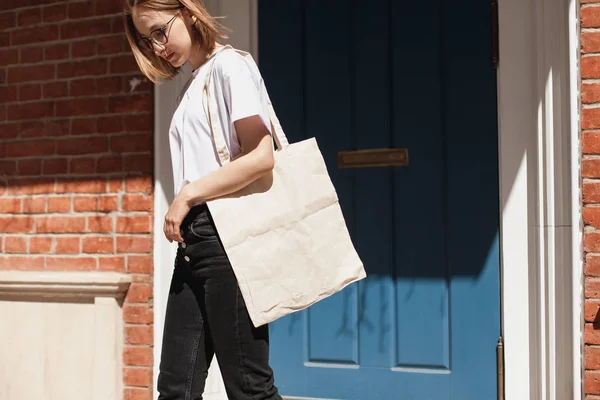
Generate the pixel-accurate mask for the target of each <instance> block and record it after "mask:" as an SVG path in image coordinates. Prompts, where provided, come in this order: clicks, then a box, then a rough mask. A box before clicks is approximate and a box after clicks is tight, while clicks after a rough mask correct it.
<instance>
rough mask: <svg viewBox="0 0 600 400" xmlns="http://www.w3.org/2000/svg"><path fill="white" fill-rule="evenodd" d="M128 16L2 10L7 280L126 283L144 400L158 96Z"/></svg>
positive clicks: (130, 343)
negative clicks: (27, 273) (78, 276)
mask: <svg viewBox="0 0 600 400" xmlns="http://www.w3.org/2000/svg"><path fill="white" fill-rule="evenodd" d="M15 7H16V8H15ZM19 7H22V8H19ZM120 12H121V1H119V0H94V1H57V0H21V1H10V0H3V1H0V245H1V246H2V250H3V254H2V255H0V269H4V270H6V269H9V270H46V271H53V270H78V271H80V270H81V271H94V270H99V271H120V272H127V273H130V274H131V275H132V276H133V282H134V283H133V285H132V286H131V288H130V290H129V292H128V294H127V298H126V301H125V304H124V307H123V311H124V319H125V327H126V328H125V330H126V332H125V335H126V346H125V352H124V355H123V358H124V362H125V365H126V366H125V370H124V380H125V382H124V384H125V399H128V400H142V399H143V400H146V399H150V398H151V380H152V379H151V377H152V344H153V338H152V322H153V314H152V235H151V226H152V204H153V197H152V192H153V184H152V182H153V180H152V169H153V161H152V160H153V154H152V142H153V140H152V129H153V126H152V125H153V90H152V86H151V85H150V84H148V82H145V81H144V79H143V77H142V76H141V74H140V73H139V71H138V69H137V66H136V65H135V62H134V61H133V57H132V56H131V54H130V50H129V48H128V46H127V43H126V40H125V36H124V34H123V27H122V23H121V16H120Z"/></svg>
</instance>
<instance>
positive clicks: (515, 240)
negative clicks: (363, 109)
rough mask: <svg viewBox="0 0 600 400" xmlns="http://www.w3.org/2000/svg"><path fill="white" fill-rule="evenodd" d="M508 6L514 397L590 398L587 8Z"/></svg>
mask: <svg viewBox="0 0 600 400" xmlns="http://www.w3.org/2000/svg"><path fill="white" fill-rule="evenodd" d="M499 6H500V68H499V71H498V88H499V89H498V92H499V94H498V102H499V104H498V106H499V121H500V122H499V129H500V135H499V136H500V178H501V200H502V201H501V206H502V227H501V248H502V274H503V278H502V280H503V285H502V304H503V313H502V316H503V336H504V340H505V346H504V348H505V366H506V371H505V389H506V399H531V400H538V399H539V400H562V399H572V400H580V399H581V397H582V394H581V393H582V392H581V365H582V364H581V363H582V361H581V342H580V341H581V332H582V331H581V324H582V323H581V307H582V304H581V293H582V278H581V274H582V272H581V250H580V249H581V231H580V230H581V224H580V219H581V214H580V206H579V202H580V187H579V161H578V160H579V156H578V152H579V149H580V147H579V146H580V143H579V126H578V120H579V119H578V106H577V103H578V102H577V86H578V78H577V76H578V69H577V57H578V56H577V51H578V38H577V35H578V30H577V22H576V21H575V20H576V14H577V12H576V9H577V2H576V1H574V0H557V1H553V2H547V1H543V0H528V1H525V2H523V1H522V0H505V1H502V2H499ZM515 166H516V167H515ZM573 249H574V250H573ZM524 304H528V305H529V307H523V305H524ZM524 339H525V340H524Z"/></svg>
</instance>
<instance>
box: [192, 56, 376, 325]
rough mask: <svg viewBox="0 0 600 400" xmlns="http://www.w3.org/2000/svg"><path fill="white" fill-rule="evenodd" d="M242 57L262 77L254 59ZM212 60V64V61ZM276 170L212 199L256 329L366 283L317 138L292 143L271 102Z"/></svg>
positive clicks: (213, 118) (221, 143) (216, 126)
mask: <svg viewBox="0 0 600 400" xmlns="http://www.w3.org/2000/svg"><path fill="white" fill-rule="evenodd" d="M221 51H237V52H238V53H240V54H241V55H243V56H244V60H245V61H246V63H247V65H248V68H252V69H254V70H255V71H257V72H258V66H257V65H256V63H255V62H254V60H253V58H252V56H251V55H250V54H248V53H246V52H243V51H240V50H237V49H233V48H231V47H230V46H227V47H226V48H224V49H220V52H221ZM216 57H218V56H217V55H215V56H214V57H213V59H212V60H211V61H210V62H213V63H214V59H216ZM211 72H212V65H211V66H210V67H209V71H208V75H207V79H206V81H205V86H204V108H205V111H206V112H207V115H208V118H209V121H210V124H211V129H212V134H213V137H214V142H215V150H216V152H217V154H218V157H219V161H220V164H221V166H223V165H225V164H226V163H228V162H230V161H231V158H230V154H229V151H228V149H227V146H226V145H225V138H224V136H223V129H222V127H221V126H220V119H219V117H218V115H217V114H216V110H217V107H216V102H215V98H214V94H213V93H211V92H212V91H211V90H210V77H211ZM269 113H270V119H271V130H272V132H273V135H274V139H275V144H276V145H277V151H275V155H274V156H275V168H274V170H273V173H272V175H271V174H269V175H267V176H264V177H263V178H261V179H259V180H257V181H255V182H254V183H252V184H250V185H249V186H247V187H246V188H244V189H242V190H240V191H239V192H236V193H234V194H232V195H229V196H226V197H224V198H219V199H216V200H211V201H208V202H207V203H208V207H209V209H210V212H211V214H212V216H213V220H214V222H215V226H216V228H217V231H218V232H219V236H220V237H221V241H222V243H223V246H224V248H225V251H226V253H227V256H228V257H229V261H230V262H231V265H232V267H233V271H234V273H235V275H236V278H237V280H238V283H239V287H240V290H241V293H242V296H243V298H244V301H245V303H246V306H247V308H248V312H249V314H250V318H251V319H252V322H253V324H254V325H255V326H260V325H263V324H266V323H269V322H271V321H274V320H276V319H277V318H280V317H282V316H284V315H287V314H290V313H292V312H295V311H299V310H303V309H305V308H307V307H309V306H310V305H312V304H315V303H316V302H318V301H319V300H322V299H324V298H326V297H328V296H331V295H332V294H334V293H336V292H338V291H340V290H342V289H343V288H344V287H346V286H347V285H349V284H351V283H353V282H356V281H358V280H361V279H363V278H365V277H366V273H365V270H364V267H363V263H362V262H361V260H360V258H359V256H358V254H357V252H356V250H355V248H354V246H353V243H352V241H351V239H350V235H349V233H348V229H347V227H346V222H345V220H344V217H343V215H342V210H341V208H340V204H339V202H338V196H337V193H336V191H335V188H334V186H333V184H332V182H331V179H330V177H329V174H328V173H327V168H326V166H325V162H324V160H323V156H322V155H321V152H320V150H319V148H318V146H317V141H316V140H315V138H311V139H307V140H304V141H301V142H298V143H293V144H289V143H288V140H287V138H286V136H285V134H284V132H283V129H282V128H281V125H280V123H279V121H278V119H277V116H276V115H275V111H274V109H273V107H272V105H271V103H270V101H269Z"/></svg>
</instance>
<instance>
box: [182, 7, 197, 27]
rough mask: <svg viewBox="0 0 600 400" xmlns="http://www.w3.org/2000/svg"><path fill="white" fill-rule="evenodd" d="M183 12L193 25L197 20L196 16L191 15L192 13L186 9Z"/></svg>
mask: <svg viewBox="0 0 600 400" xmlns="http://www.w3.org/2000/svg"><path fill="white" fill-rule="evenodd" d="M185 12H186V14H187V17H188V19H189V20H190V22H191V23H192V25H195V24H196V21H197V20H198V18H196V16H195V15H194V14H192V12H191V11H190V10H188V9H186V10H185Z"/></svg>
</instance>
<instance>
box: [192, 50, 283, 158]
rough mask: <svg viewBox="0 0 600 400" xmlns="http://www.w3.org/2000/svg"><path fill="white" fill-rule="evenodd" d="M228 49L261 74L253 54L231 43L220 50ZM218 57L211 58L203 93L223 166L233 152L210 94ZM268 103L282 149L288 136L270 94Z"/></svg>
mask: <svg viewBox="0 0 600 400" xmlns="http://www.w3.org/2000/svg"><path fill="white" fill-rule="evenodd" d="M226 49H229V50H233V51H236V52H237V53H238V54H240V55H242V56H243V57H244V60H245V62H246V64H247V65H248V67H249V68H251V69H252V70H253V72H255V73H256V74H258V75H259V76H260V71H259V69H258V66H257V65H256V63H255V62H254V59H253V58H252V56H251V55H250V54H249V53H247V52H245V51H241V50H237V49H234V48H233V47H231V46H229V45H227V46H223V47H222V48H220V49H219V50H218V52H219V53H220V52H222V51H224V50H226ZM216 58H217V55H216V54H215V55H214V56H213V57H212V59H211V60H210V63H211V64H210V65H209V68H208V72H207V74H206V80H205V82H204V91H203V93H204V105H205V106H206V115H207V117H208V122H209V124H210V127H211V131H212V136H213V140H214V142H215V150H216V153H217V156H218V157H219V163H220V164H221V166H223V165H225V164H227V163H228V162H230V161H231V154H230V153H229V149H228V148H227V144H226V141H225V133H224V132H223V127H222V126H221V124H220V123H219V116H218V114H217V110H218V108H217V103H216V99H215V96H211V95H210V84H211V79H212V74H213V69H214V63H215V60H216ZM267 105H268V108H269V110H268V111H269V120H270V123H271V132H272V133H273V138H274V139H275V144H276V145H277V149H279V150H281V149H283V148H285V147H287V146H288V145H289V142H288V139H287V137H286V136H285V133H284V132H283V129H282V127H281V124H280V122H279V119H278V118H277V115H276V114H275V109H274V108H273V104H272V103H271V100H270V99H269V98H268V95H267Z"/></svg>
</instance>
